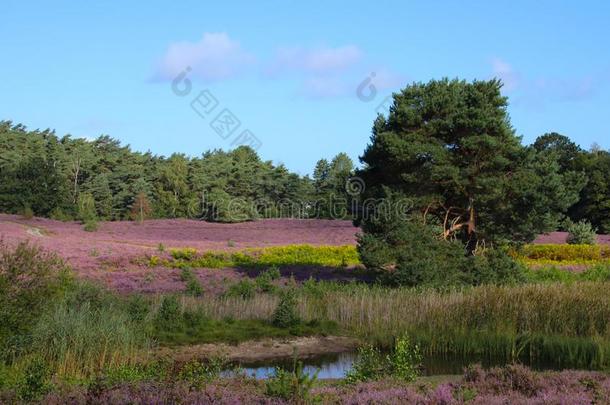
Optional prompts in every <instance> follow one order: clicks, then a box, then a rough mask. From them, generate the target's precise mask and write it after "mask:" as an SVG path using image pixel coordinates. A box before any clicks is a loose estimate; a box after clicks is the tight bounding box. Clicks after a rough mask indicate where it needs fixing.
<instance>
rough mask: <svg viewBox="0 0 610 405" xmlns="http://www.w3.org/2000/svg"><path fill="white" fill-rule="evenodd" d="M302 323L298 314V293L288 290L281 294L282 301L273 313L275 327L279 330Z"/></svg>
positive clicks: (291, 289)
mask: <svg viewBox="0 0 610 405" xmlns="http://www.w3.org/2000/svg"><path fill="white" fill-rule="evenodd" d="M300 321H301V320H300V318H299V315H298V313H297V298H296V291H295V290H294V289H293V288H288V289H286V290H284V291H282V292H281V293H280V301H279V302H278V304H277V307H276V308H275V311H274V312H273V318H272V322H273V325H275V326H277V327H279V328H290V327H293V326H296V325H298V324H299V322H300Z"/></svg>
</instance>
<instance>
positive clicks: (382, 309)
mask: <svg viewBox="0 0 610 405" xmlns="http://www.w3.org/2000/svg"><path fill="white" fill-rule="evenodd" d="M609 288H610V283H607V282H574V283H569V284H565V283H553V284H550V283H547V284H525V285H518V286H491V285H489V286H480V287H472V288H464V289H456V290H451V291H437V290H415V289H406V288H400V289H388V288H383V287H376V286H374V287H366V286H353V287H349V288H339V289H337V288H328V291H327V292H322V293H318V294H308V293H306V292H304V291H303V290H301V295H300V299H299V314H300V316H301V317H302V318H303V319H304V320H312V319H328V320H331V321H334V322H336V323H337V324H338V325H339V327H340V328H341V329H342V330H345V331H348V332H349V333H351V334H354V335H356V336H359V337H362V338H363V339H365V340H368V341H371V342H375V343H378V344H381V345H386V346H390V345H391V344H393V341H394V339H395V338H396V337H397V336H401V335H404V334H408V335H409V336H411V337H412V339H413V340H414V341H415V342H416V343H417V344H419V345H420V347H421V348H422V351H423V352H424V353H425V354H442V355H449V354H458V355H465V356H466V355H473V354H479V355H481V354H483V355H489V356H494V357H497V356H500V357H505V358H510V359H515V358H522V357H527V358H536V359H540V360H541V361H542V360H545V361H546V360H550V359H555V360H559V362H560V363H561V362H563V363H566V364H571V365H573V364H580V363H582V364H586V365H587V366H588V367H592V368H601V367H603V366H604V365H605V366H608V365H610V295H609V294H608V293H607V291H608V289H609ZM184 304H185V305H188V306H189V307H190V308H200V310H202V311H203V312H204V313H206V314H207V315H208V316H210V317H212V318H225V317H232V318H235V319H269V317H270V316H271V313H272V312H273V309H274V308H275V305H276V304H277V298H276V297H274V296H270V295H257V296H256V297H254V298H253V299H250V300H240V299H227V298H221V299H203V300H201V299H199V300H198V299H194V298H190V299H188V300H185V301H184Z"/></svg>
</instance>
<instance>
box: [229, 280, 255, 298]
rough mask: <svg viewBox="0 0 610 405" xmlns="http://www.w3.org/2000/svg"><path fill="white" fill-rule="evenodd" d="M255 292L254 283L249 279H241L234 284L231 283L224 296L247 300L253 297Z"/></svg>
mask: <svg viewBox="0 0 610 405" xmlns="http://www.w3.org/2000/svg"><path fill="white" fill-rule="evenodd" d="M255 294H256V286H255V285H254V283H253V282H252V281H250V280H249V279H243V280H240V281H238V282H237V283H235V284H232V285H231V286H230V287H229V289H228V290H227V292H226V293H225V296H227V297H238V298H243V299H245V300H247V299H250V298H253V297H254V295H255Z"/></svg>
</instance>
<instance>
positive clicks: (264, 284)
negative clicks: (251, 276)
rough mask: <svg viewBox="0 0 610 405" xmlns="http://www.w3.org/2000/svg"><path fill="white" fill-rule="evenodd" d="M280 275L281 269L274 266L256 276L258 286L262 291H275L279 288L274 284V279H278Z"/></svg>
mask: <svg viewBox="0 0 610 405" xmlns="http://www.w3.org/2000/svg"><path fill="white" fill-rule="evenodd" d="M280 277H281V274H280V270H279V269H278V268H277V267H275V266H273V267H271V268H269V269H268V270H265V271H264V272H262V273H261V274H259V275H258V277H256V280H255V284H256V288H257V289H258V290H259V291H260V292H265V293H273V292H275V291H276V290H277V287H276V286H275V285H274V284H273V281H275V280H278V279H279V278H280Z"/></svg>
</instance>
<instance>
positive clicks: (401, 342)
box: [387, 336, 422, 382]
mask: <svg viewBox="0 0 610 405" xmlns="http://www.w3.org/2000/svg"><path fill="white" fill-rule="evenodd" d="M421 360H422V357H421V354H420V353H419V347H417V345H412V344H411V342H410V341H409V338H408V337H407V336H403V337H402V338H399V339H397V340H396V344H395V345H394V351H393V352H392V353H391V354H389V355H388V356H387V361H388V363H389V365H390V370H389V371H390V374H391V375H392V376H393V377H395V378H398V379H400V380H403V381H406V382H411V381H414V380H415V378H417V376H418V375H419V367H420V365H421Z"/></svg>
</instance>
